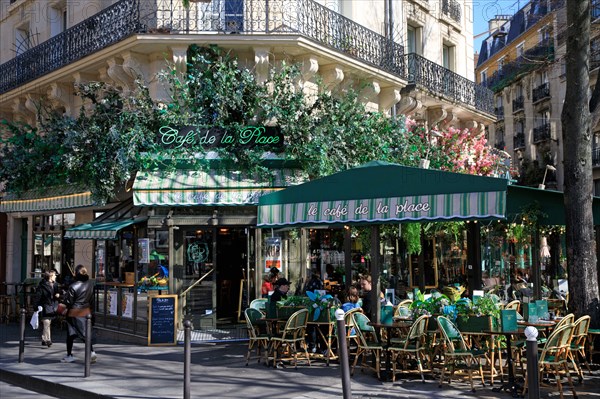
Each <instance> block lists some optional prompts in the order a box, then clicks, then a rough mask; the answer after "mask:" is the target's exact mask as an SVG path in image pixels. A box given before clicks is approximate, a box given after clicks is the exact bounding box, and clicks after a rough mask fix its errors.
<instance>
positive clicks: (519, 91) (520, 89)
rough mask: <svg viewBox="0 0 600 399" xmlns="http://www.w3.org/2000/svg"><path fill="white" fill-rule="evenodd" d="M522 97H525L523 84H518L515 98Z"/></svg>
mask: <svg viewBox="0 0 600 399" xmlns="http://www.w3.org/2000/svg"><path fill="white" fill-rule="evenodd" d="M521 97H523V86H521V85H516V86H515V97H514V100H516V99H519V98H521Z"/></svg>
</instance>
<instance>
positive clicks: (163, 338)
mask: <svg viewBox="0 0 600 399" xmlns="http://www.w3.org/2000/svg"><path fill="white" fill-rule="evenodd" d="M148 309H149V315H148V345H175V344H177V295H159V296H151V297H148Z"/></svg>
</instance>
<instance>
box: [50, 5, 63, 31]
mask: <svg viewBox="0 0 600 399" xmlns="http://www.w3.org/2000/svg"><path fill="white" fill-rule="evenodd" d="M48 21H49V22H50V37H54V36H56V35H58V34H60V33H62V32H64V31H65V29H66V28H67V8H66V7H65V6H64V5H55V6H53V7H50V8H49V10H48Z"/></svg>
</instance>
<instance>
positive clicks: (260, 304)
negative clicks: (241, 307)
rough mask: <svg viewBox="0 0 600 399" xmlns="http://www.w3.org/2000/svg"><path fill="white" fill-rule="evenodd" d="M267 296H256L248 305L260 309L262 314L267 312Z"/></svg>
mask: <svg viewBox="0 0 600 399" xmlns="http://www.w3.org/2000/svg"><path fill="white" fill-rule="evenodd" d="M267 301H268V299H267V298H258V299H254V300H253V301H252V302H250V307H251V308H252V309H256V310H258V311H260V312H261V313H262V314H263V315H266V314H267Z"/></svg>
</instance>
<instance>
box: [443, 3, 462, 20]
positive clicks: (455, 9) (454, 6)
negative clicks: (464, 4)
mask: <svg viewBox="0 0 600 399" xmlns="http://www.w3.org/2000/svg"><path fill="white" fill-rule="evenodd" d="M442 14H444V15H447V16H449V17H450V18H451V19H453V20H454V21H456V22H457V23H459V24H460V19H461V17H462V9H461V6H460V4H459V3H458V2H457V1H455V0H442Z"/></svg>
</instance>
